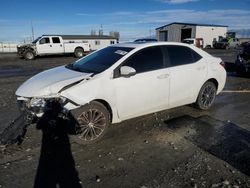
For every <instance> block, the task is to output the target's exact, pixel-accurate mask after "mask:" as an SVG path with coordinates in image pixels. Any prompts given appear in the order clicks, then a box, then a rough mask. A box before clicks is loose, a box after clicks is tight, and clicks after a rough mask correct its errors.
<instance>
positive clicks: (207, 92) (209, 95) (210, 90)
mask: <svg viewBox="0 0 250 188" xmlns="http://www.w3.org/2000/svg"><path fill="white" fill-rule="evenodd" d="M215 92H216V90H215V88H214V87H212V86H211V85H208V86H207V87H205V88H204V90H203V92H202V95H201V103H202V105H203V106H204V107H205V108H207V107H210V106H211V104H212V102H213V100H214V98H215Z"/></svg>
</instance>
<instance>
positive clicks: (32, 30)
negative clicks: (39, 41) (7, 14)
mask: <svg viewBox="0 0 250 188" xmlns="http://www.w3.org/2000/svg"><path fill="white" fill-rule="evenodd" d="M31 32H32V41H34V40H35V34H34V27H33V22H32V21H31Z"/></svg>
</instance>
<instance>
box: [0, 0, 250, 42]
mask: <svg viewBox="0 0 250 188" xmlns="http://www.w3.org/2000/svg"><path fill="white" fill-rule="evenodd" d="M31 22H32V23H33V26H34V31H35V36H39V35H41V34H90V30H92V29H94V30H96V31H98V30H99V29H100V27H101V25H102V27H103V30H104V34H108V33H109V31H119V32H120V35H121V39H122V40H123V41H126V40H133V39H136V38H140V37H145V36H150V35H151V36H154V35H155V28H157V27H160V26H162V25H165V24H168V23H171V22H191V23H204V24H221V25H228V26H229V30H239V33H240V34H241V35H243V36H250V0H123V1H120V0H42V1H41V0H40V1H38V0H37V1H31V0H22V1H21V0H1V11H0V41H19V42H20V41H23V39H24V38H27V37H30V36H31Z"/></svg>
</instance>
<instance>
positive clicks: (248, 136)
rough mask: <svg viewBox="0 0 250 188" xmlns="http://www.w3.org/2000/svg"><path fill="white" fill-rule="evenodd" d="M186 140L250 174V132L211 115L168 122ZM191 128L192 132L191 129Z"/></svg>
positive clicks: (169, 126)
mask: <svg viewBox="0 0 250 188" xmlns="http://www.w3.org/2000/svg"><path fill="white" fill-rule="evenodd" d="M166 123H167V124H168V128H170V129H173V130H174V131H175V132H176V133H177V134H180V135H181V136H183V137H184V138H185V139H187V140H189V141H191V142H192V143H194V144H195V145H197V146H198V147H200V148H202V149H203V150H205V151H207V152H209V153H210V154H212V155H214V156H216V157H218V158H220V159H222V160H224V161H226V162H227V163H229V164H230V165H232V166H233V167H235V168H236V169H238V170H239V171H241V172H243V173H245V174H247V175H250V132H249V131H248V130H245V129H242V128H240V127H239V126H237V125H235V124H233V123H231V122H228V123H227V122H222V121H219V120H215V119H213V118H211V117H209V116H202V117H199V118H193V117H191V116H183V117H180V118H176V119H172V120H170V121H167V122H166ZM190 130H192V131H190Z"/></svg>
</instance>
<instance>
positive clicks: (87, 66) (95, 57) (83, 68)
mask: <svg viewBox="0 0 250 188" xmlns="http://www.w3.org/2000/svg"><path fill="white" fill-rule="evenodd" d="M131 50H133V48H126V47H112V46H110V47H107V48H104V49H102V50H99V51H96V52H94V53H92V54H90V55H88V56H86V57H85V58H82V59H80V60H78V61H76V62H75V63H73V64H69V65H67V66H66V67H67V68H69V69H72V70H75V71H79V72H86V73H100V72H103V71H104V70H106V69H108V68H109V67H111V66H112V65H113V64H114V63H116V62H117V61H118V60H119V59H121V58H122V57H123V56H125V55H126V54H127V53H128V52H130V51H131Z"/></svg>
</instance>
